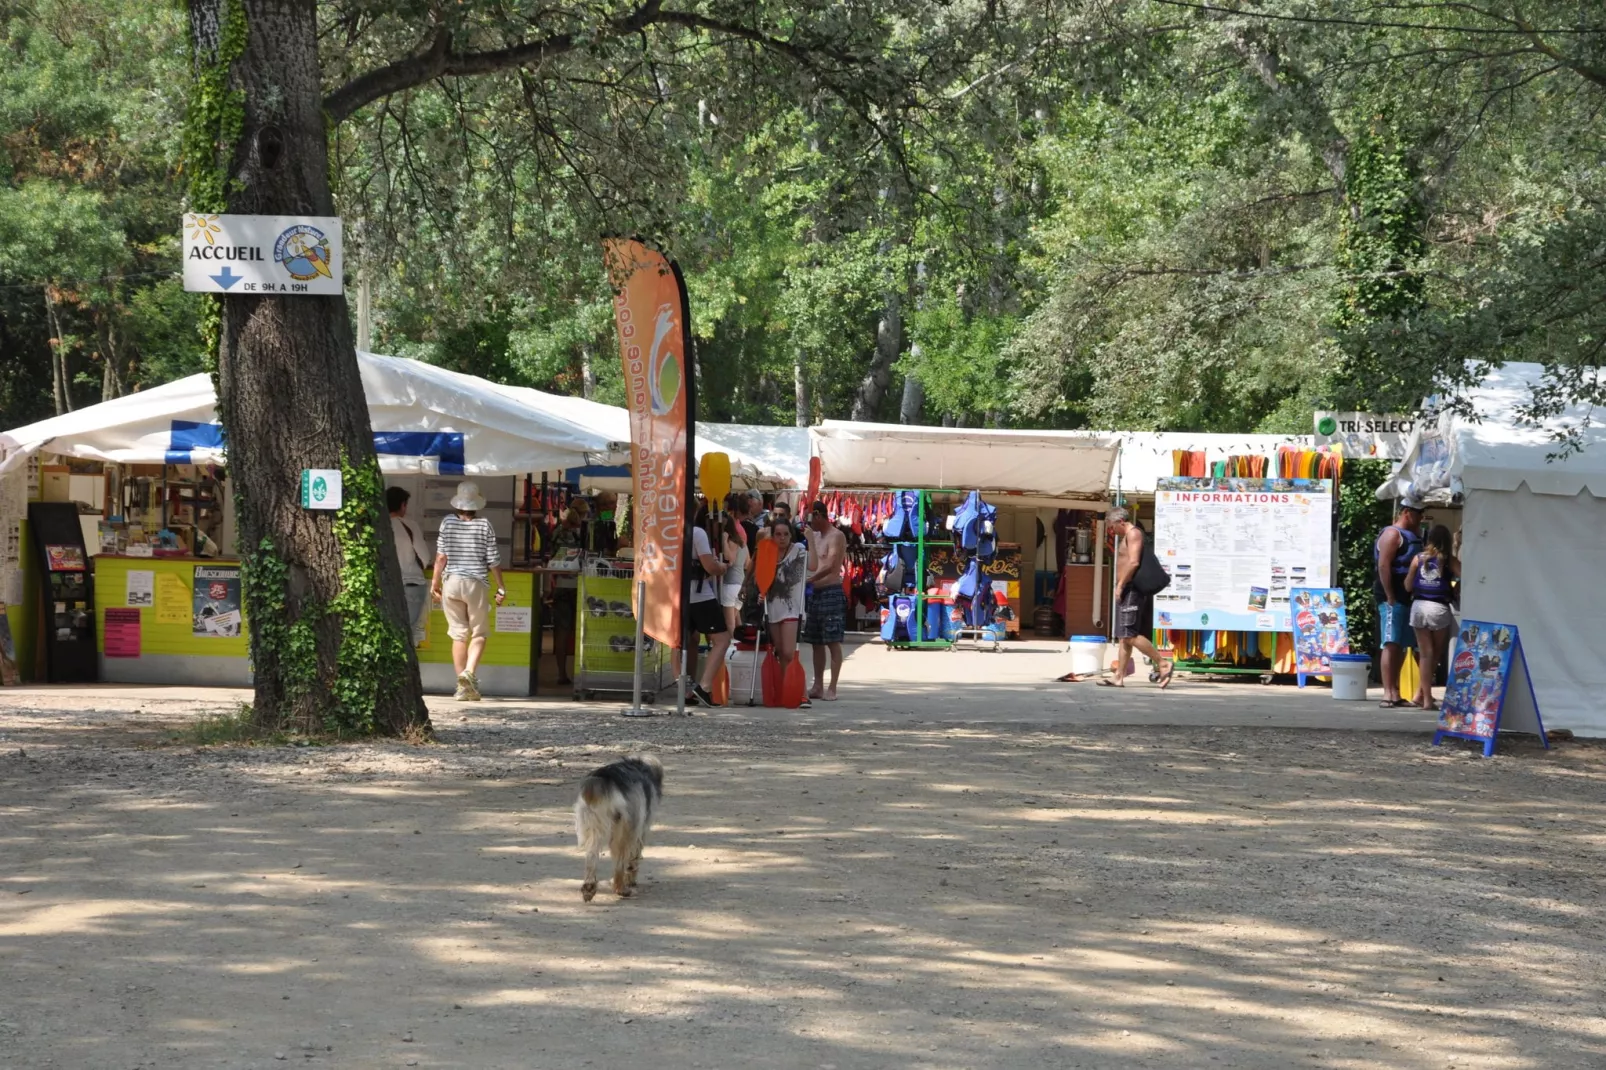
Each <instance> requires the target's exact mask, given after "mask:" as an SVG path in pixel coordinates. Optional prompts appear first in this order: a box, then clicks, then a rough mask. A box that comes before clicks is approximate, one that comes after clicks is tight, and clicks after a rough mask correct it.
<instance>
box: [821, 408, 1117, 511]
mask: <svg viewBox="0 0 1606 1070" xmlns="http://www.w3.org/2000/svg"><path fill="white" fill-rule="evenodd" d="M809 435H810V442H811V448H812V450H813V454H814V456H816V457H819V458H820V469H821V473H822V485H823V486H826V487H833V488H841V489H848V488H852V487H879V488H896V487H914V488H921V489H927V490H939V489H954V490H966V491H969V490H979V491H983V492H988V491H991V492H993V493H994V494H997V495H1006V496H1007V497H999V498H996V499H994V504H995V505H1002V504H1005V503H1012V504H1019V505H1027V504H1043V505H1050V506H1053V505H1061V506H1063V505H1064V504H1065V500H1066V499H1079V500H1081V501H1083V502H1086V503H1089V504H1088V505H1087V506H1086V507H1087V508H1097V509H1102V508H1103V504H1102V503H1103V500H1104V497H1105V492H1106V490H1107V489H1108V487H1109V485H1110V474H1111V472H1112V471H1113V469H1114V467H1115V463H1116V457H1117V455H1118V454H1119V452H1120V449H1121V446H1120V441H1119V440H1118V439H1117V437H1116V436H1115V435H1111V434H1105V433H1101V432H1092V431H1013V430H1000V429H995V428H974V427H924V426H906V425H902V424H870V423H855V422H851V421H847V420H827V421H825V422H824V423H823V424H821V425H820V426H819V427H813V428H810V429H809Z"/></svg>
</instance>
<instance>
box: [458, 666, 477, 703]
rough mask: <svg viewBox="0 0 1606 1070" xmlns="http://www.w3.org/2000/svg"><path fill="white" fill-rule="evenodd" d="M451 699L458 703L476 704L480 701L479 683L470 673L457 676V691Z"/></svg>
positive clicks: (461, 673)
mask: <svg viewBox="0 0 1606 1070" xmlns="http://www.w3.org/2000/svg"><path fill="white" fill-rule="evenodd" d="M452 697H453V698H455V699H457V701H459V702H478V701H479V700H480V682H479V681H478V680H476V679H475V678H474V674H473V673H471V672H460V673H458V674H457V690H456V691H455V692H453V694H452Z"/></svg>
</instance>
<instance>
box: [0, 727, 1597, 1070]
mask: <svg viewBox="0 0 1606 1070" xmlns="http://www.w3.org/2000/svg"><path fill="white" fill-rule="evenodd" d="M7 703H10V704H9V705H8V704H7ZM194 707H195V703H193V702H179V701H174V702H171V703H168V704H166V705H160V704H159V705H157V706H153V707H151V708H148V709H146V710H145V711H144V712H143V713H140V714H129V713H122V712H119V713H116V714H110V713H102V714H97V713H96V712H95V710H94V709H93V707H82V706H81V707H78V708H74V709H70V710H55V711H45V712H39V711H37V710H33V711H31V710H29V709H27V708H24V707H21V706H19V705H16V704H15V701H14V700H11V699H0V1066H4V1067H7V1068H14V1070H35V1068H42V1067H59V1068H68V1070H83V1068H94V1070H100V1068H118V1070H132V1068H136V1067H137V1068H141V1070H157V1068H160V1070H188V1068H192V1067H194V1068H200V1067H209V1068H210V1067H230V1068H240V1067H260V1068H274V1067H279V1066H288V1065H305V1066H311V1067H351V1068H358V1067H361V1068H366V1067H392V1066H395V1067H405V1066H415V1065H416V1066H419V1067H435V1068H476V1070H483V1068H503V1067H505V1068H509V1070H512V1068H519V1070H528V1068H544V1067H552V1068H559V1067H561V1068H574V1067H582V1066H597V1067H603V1066H608V1067H620V1066H630V1065H633V1064H641V1065H649V1066H654V1067H716V1066H718V1067H729V1066H766V1067H770V1066H773V1067H826V1068H836V1070H847V1068H850V1067H892V1066H897V1067H930V1068H947V1067H1019V1068H1022V1070H1025V1068H1032V1070H1037V1068H1042V1067H1076V1066H1080V1067H1088V1068H1101V1070H1102V1068H1111V1067H1207V1066H1223V1067H1265V1068H1278V1070H1283V1068H1287V1067H1312V1068H1314V1067H1346V1068H1356V1070H1360V1068H1372V1067H1408V1068H1419V1067H1420V1068H1430V1067H1431V1068H1433V1070H1444V1068H1446V1067H1450V1066H1454V1067H1464V1068H1491V1070H1492V1068H1502V1070H1503V1068H1533V1070H1540V1068H1544V1070H1559V1068H1565V1067H1580V1068H1584V1067H1589V1068H1598V1067H1600V1066H1602V1065H1606V1007H1603V998H1606V997H1603V991H1606V986H1603V985H1602V983H1601V980H1600V979H1601V978H1602V977H1606V938H1603V937H1606V924H1603V922H1602V920H1601V913H1602V909H1601V908H1602V906H1603V902H1602V900H1603V892H1602V888H1603V885H1602V874H1603V873H1606V808H1603V806H1602V803H1603V802H1606V749H1603V748H1601V747H1598V746H1594V745H1590V744H1583V743H1575V744H1571V745H1568V746H1565V747H1563V748H1561V749H1558V750H1556V751H1553V752H1551V753H1550V754H1544V753H1542V752H1539V751H1538V750H1537V749H1519V750H1517V751H1516V752H1514V753H1511V754H1505V755H1502V756H1500V757H1497V758H1495V759H1493V760H1489V761H1484V760H1480V759H1473V758H1470V757H1465V756H1461V755H1460V754H1457V753H1454V752H1445V751H1435V750H1433V749H1431V748H1429V747H1428V746H1426V739H1425V737H1424V736H1422V735H1421V734H1416V733H1413V734H1388V733H1370V734H1368V733H1328V732H1297V731H1289V730H1274V729H1255V728H1236V729H1206V728H1198V727H1190V728H1184V729H1177V730H1156V729H1153V728H1143V729H1135V728H1121V727H1109V726H1097V727H1085V726H1084V727H1080V728H1067V727H1056V726H1052V725H1044V724H1040V723H1034V724H1029V725H1009V724H997V723H995V724H985V725H983V724H975V725H964V724H955V723H941V724H908V725H902V724H900V725H862V724H861V725H853V726H831V725H828V724H820V723H812V724H807V725H794V724H789V723H787V722H785V721H783V720H779V719H773V718H765V719H752V720H741V719H730V718H725V719H706V718H699V719H677V720H667V719H660V720H649V721H626V720H622V719H619V718H616V717H613V716H609V715H606V714H602V713H597V712H585V711H582V710H579V709H577V708H574V707H512V706H509V707H487V708H484V709H481V710H476V711H474V712H473V713H472V714H471V715H470V716H469V718H468V719H467V720H463V719H460V718H458V717H455V716H454V717H452V718H450V719H447V718H441V719H439V720H438V723H439V724H441V725H442V727H443V730H442V732H441V743H440V745H437V746H431V747H422V748H409V747H402V746H385V745H382V746H371V747H337V748H218V749H208V750H204V751H197V750H196V749H194V748H191V747H187V746H175V745H160V744H161V743H162V741H163V740H164V738H165V736H164V733H163V732H162V731H161V729H160V727H159V726H160V724H161V722H163V721H171V720H174V719H179V718H182V717H185V716H192V715H193V711H194ZM761 716H762V715H761ZM638 744H640V745H645V746H650V747H651V748H652V749H653V750H655V751H656V752H657V753H658V754H659V755H660V756H661V757H662V759H663V761H664V764H665V766H666V769H667V784H666V788H667V792H668V799H667V801H666V808H665V811H664V817H663V820H662V822H661V824H660V826H659V829H658V831H657V833H656V836H655V838H654V841H653V843H652V844H651V845H650V846H649V848H648V852H647V856H646V860H645V863H644V869H643V880H644V887H643V894H642V896H641V897H640V898H639V899H638V900H635V901H630V902H618V901H615V900H613V899H612V897H611V896H608V895H606V894H603V895H599V897H598V900H597V902H596V903H594V904H592V905H591V906H589V907H587V906H584V905H583V904H582V903H581V901H580V897H579V892H578V885H579V872H580V861H579V858H578V855H577V853H576V851H575V847H574V841H573V832H572V829H571V827H570V818H569V813H568V809H569V806H570V804H571V802H572V798H573V792H574V784H575V782H576V780H577V778H578V776H579V775H581V774H582V773H583V772H585V771H586V770H587V769H589V768H590V767H591V766H592V765H594V764H597V763H598V762H599V761H601V760H604V759H606V758H607V757H610V756H612V755H613V754H615V753H616V752H618V751H619V750H621V749H625V748H629V747H633V746H636V745H638ZM643 1060H646V1061H645V1062H644V1061H643Z"/></svg>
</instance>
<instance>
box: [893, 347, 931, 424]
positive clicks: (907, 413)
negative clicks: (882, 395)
mask: <svg viewBox="0 0 1606 1070" xmlns="http://www.w3.org/2000/svg"><path fill="white" fill-rule="evenodd" d="M909 355H910V356H911V357H916V358H918V357H919V356H920V343H919V342H916V343H915V344H914V345H912V346H910V347H909ZM925 407H926V387H925V384H924V383H922V382H921V381H920V377H919V376H918V375H916V374H915V373H914V372H912V371H908V372H904V373H903V400H902V402H900V403H899V405H898V422H899V423H902V424H917V423H919V422H920V414H921V413H922V412H923V411H924V410H925Z"/></svg>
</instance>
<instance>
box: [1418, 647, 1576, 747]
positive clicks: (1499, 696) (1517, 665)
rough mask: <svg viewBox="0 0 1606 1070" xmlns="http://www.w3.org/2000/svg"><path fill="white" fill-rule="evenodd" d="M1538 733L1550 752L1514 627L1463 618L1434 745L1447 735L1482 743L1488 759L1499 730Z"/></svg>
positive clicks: (1451, 662) (1536, 700)
mask: <svg viewBox="0 0 1606 1070" xmlns="http://www.w3.org/2000/svg"><path fill="white" fill-rule="evenodd" d="M1502 728H1504V729H1506V730H1508V731H1512V730H1515V731H1518V732H1534V733H1536V734H1537V735H1538V736H1539V740H1540V742H1542V743H1544V745H1545V746H1546V747H1547V748H1548V747H1549V746H1550V743H1549V741H1548V740H1546V739H1545V724H1544V721H1543V720H1542V719H1541V718H1540V716H1539V700H1538V699H1537V698H1535V697H1534V689H1533V682H1532V681H1531V680H1530V679H1529V678H1528V659H1527V658H1525V657H1524V656H1523V653H1522V639H1521V638H1520V637H1519V636H1518V635H1517V626H1516V625H1515V624H1491V623H1489V622H1488V621H1482V620H1464V621H1462V622H1461V630H1460V631H1459V632H1458V633H1457V634H1456V640H1455V653H1454V654H1453V655H1451V657H1450V675H1449V682H1448V683H1447V684H1446V686H1445V688H1444V698H1443V699H1442V700H1441V701H1440V702H1439V730H1438V731H1437V732H1436V733H1434V735H1433V742H1434V745H1435V746H1436V745H1437V744H1438V742H1439V740H1441V739H1443V738H1444V737H1445V736H1453V737H1455V738H1458V739H1470V740H1474V741H1475V742H1478V743H1482V744H1483V754H1484V757H1488V756H1489V755H1491V754H1493V753H1494V744H1495V736H1496V735H1497V734H1498V733H1499V732H1500V729H1502Z"/></svg>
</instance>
